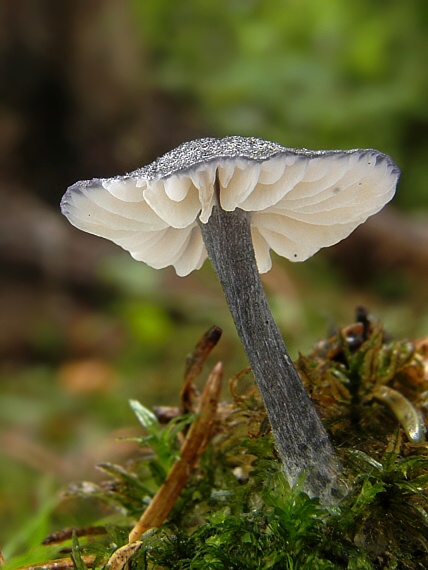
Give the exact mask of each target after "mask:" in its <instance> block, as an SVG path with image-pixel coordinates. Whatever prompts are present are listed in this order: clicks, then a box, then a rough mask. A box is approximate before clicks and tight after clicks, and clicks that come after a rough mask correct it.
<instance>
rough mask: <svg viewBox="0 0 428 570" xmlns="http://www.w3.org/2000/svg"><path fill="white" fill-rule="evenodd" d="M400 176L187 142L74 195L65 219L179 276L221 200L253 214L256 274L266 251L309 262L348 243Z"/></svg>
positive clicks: (202, 252) (317, 158)
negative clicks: (323, 251) (201, 226)
mask: <svg viewBox="0 0 428 570" xmlns="http://www.w3.org/2000/svg"><path fill="white" fill-rule="evenodd" d="M399 175H400V171H399V169H398V167H397V166H396V164H395V163H394V162H393V161H392V159H391V158H390V157H389V156H388V155H386V154H383V153H381V152H379V151H377V150H373V149H353V150H345V151H343V150H319V151H310V150H306V149H294V148H286V147H283V146H281V145H279V144H277V143H272V142H267V141H263V140H261V139H257V138H245V137H239V136H232V137H226V138H223V139H216V138H204V139H199V140H194V141H191V142H186V143H183V144H182V145H180V146H179V147H177V148H176V149H174V150H172V151H170V152H168V153H166V154H165V155H164V156H162V157H160V158H158V159H157V160H155V161H154V162H152V163H151V164H149V165H148V166H144V167H142V168H139V169H137V170H134V171H133V172H131V173H129V174H126V175H124V176H116V177H114V178H94V179H93V180H86V181H82V182H77V183H76V184H73V185H72V186H70V187H69V188H68V190H67V192H66V193H65V194H64V196H63V198H62V201H61V211H62V213H63V214H64V215H65V216H66V217H67V218H68V220H69V221H70V222H71V223H72V224H73V225H74V226H76V227H77V228H79V229H81V230H84V231H86V232H89V233H92V234H94V235H97V236H101V237H104V238H107V239H110V240H111V241H113V242H114V243H116V244H117V245H119V246H121V247H122V248H123V249H125V250H127V251H129V252H130V253H131V255H132V257H134V258H135V259H136V260H138V261H144V262H145V263H147V264H148V265H150V266H151V267H154V268H156V269H160V268H163V267H166V266H168V265H173V266H174V268H175V270H176V272H177V274H178V275H187V274H189V273H190V272H191V271H193V270H194V269H199V268H200V267H201V266H202V264H203V262H204V261H205V259H206V257H207V252H206V249H205V246H204V243H203V241H202V235H201V232H200V229H199V224H198V221H200V222H201V223H207V221H208V219H209V217H210V215H211V211H212V208H213V206H214V205H215V204H216V203H217V200H218V198H217V196H216V193H215V190H214V188H215V179H216V176H218V180H219V185H220V194H219V200H220V205H221V207H222V208H223V209H224V210H226V211H233V210H235V209H236V208H240V209H242V210H244V211H247V212H250V213H251V214H250V217H251V231H252V237H253V244H254V249H255V254H256V259H257V264H258V267H259V271H260V272H262V273H263V272H266V271H268V270H269V269H270V268H271V265H272V262H271V258H270V249H272V250H274V251H275V252H276V253H278V254H279V255H281V256H283V257H286V258H287V259H289V260H291V261H304V260H305V259H307V258H308V257H310V256H311V255H313V254H314V253H316V252H317V251H318V250H319V249H321V248H322V247H327V246H330V245H333V244H335V243H337V242H339V241H340V240H342V239H343V238H345V237H347V236H348V235H349V234H350V233H351V232H352V231H353V230H354V229H355V228H356V227H357V226H359V225H360V224H362V223H363V222H365V221H366V219H367V218H368V217H369V216H371V215H373V214H375V213H376V212H378V211H379V210H380V209H381V208H383V206H384V205H385V204H386V203H387V202H389V201H390V200H391V198H392V197H393V195H394V193H395V188H396V185H397V181H398V178H399Z"/></svg>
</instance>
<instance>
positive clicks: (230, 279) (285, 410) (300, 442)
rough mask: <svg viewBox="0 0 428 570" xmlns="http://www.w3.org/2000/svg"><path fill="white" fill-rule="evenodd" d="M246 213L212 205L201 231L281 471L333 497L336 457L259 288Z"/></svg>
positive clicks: (310, 491) (321, 495) (323, 497)
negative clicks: (265, 416)
mask: <svg viewBox="0 0 428 570" xmlns="http://www.w3.org/2000/svg"><path fill="white" fill-rule="evenodd" d="M249 216H250V215H249V214H248V213H247V212H244V211H242V210H239V209H236V210H235V211H233V212H226V211H224V210H223V209H222V208H221V207H220V206H218V205H217V206H215V207H214V208H213V211H212V214H211V217H210V218H209V220H208V222H207V223H206V224H203V223H200V228H201V231H202V236H203V239H204V243H205V246H206V249H207V252H208V256H209V258H210V259H211V262H212V264H213V267H214V269H215V271H216V273H217V275H218V278H219V280H220V283H221V285H222V287H223V291H224V294H225V297H226V300H227V303H228V305H229V309H230V312H231V314H232V317H233V320H234V321H235V326H236V329H237V331H238V334H239V336H240V338H241V341H242V344H243V346H244V348H245V351H246V353H247V356H248V359H249V361H250V364H251V367H252V369H253V374H254V377H255V379H256V382H257V385H258V388H259V390H260V393H261V395H262V398H263V401H264V404H265V407H266V411H267V414H268V417H269V420H270V423H271V426H272V431H273V435H274V438H275V442H276V445H277V448H278V451H279V454H280V456H281V458H282V461H283V464H284V471H285V474H286V476H287V478H288V480H289V482H290V483H291V484H293V483H294V482H295V481H296V479H297V478H298V477H299V475H300V474H301V473H302V472H305V474H306V480H305V491H306V492H307V493H308V494H309V495H311V496H316V497H319V498H320V499H321V500H323V501H324V502H325V503H331V502H332V501H334V495H335V494H337V489H336V478H337V473H338V471H339V461H338V459H337V457H336V456H335V453H334V450H333V447H332V445H331V443H330V440H329V437H328V434H327V432H326V430H325V428H324V426H323V425H322V423H321V420H320V418H319V416H318V414H317V412H316V410H315V408H314V405H313V404H312V401H311V400H310V398H309V396H308V394H307V392H306V390H305V387H304V386H303V383H302V381H301V379H300V377H299V374H298V372H297V370H296V368H295V366H294V364H293V362H292V360H291V358H290V356H289V354H288V351H287V349H286V347H285V344H284V340H283V338H282V336H281V333H280V331H279V329H278V326H277V324H276V323H275V321H274V319H273V316H272V313H271V310H270V308H269V304H268V302H267V299H266V295H265V292H264V290H263V286H262V282H261V279H260V275H259V272H258V269H257V263H256V259H255V255H254V248H253V244H252V238H251V228H250V218H249Z"/></svg>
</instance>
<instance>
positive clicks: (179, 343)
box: [0, 0, 428, 555]
mask: <svg viewBox="0 0 428 570" xmlns="http://www.w3.org/2000/svg"><path fill="white" fill-rule="evenodd" d="M427 32H428V11H427V9H426V1H425V0H408V1H406V2H403V1H402V0H359V1H358V2H349V1H347V0H283V1H280V0H265V1H264V2H263V1H257V0H228V1H227V0H215V1H214V0H187V1H184V2H174V1H167V0H144V1H143V0H124V1H122V2H116V1H114V0H104V1H102V0H98V1H93V2H92V1H91V2H88V1H87V0H74V1H72V0H63V1H62V2H58V1H57V0H32V1H31V2H28V1H25V0H3V1H2V2H1V3H0V38H1V39H0V70H1V82H0V193H1V200H2V207H1V208H0V210H1V211H0V272H1V278H0V358H1V362H0V466H1V468H0V548H2V547H4V550H5V554H6V555H10V554H11V553H12V552H19V549H23V548H24V546H23V543H24V542H25V540H26V538H25V537H26V536H27V535H28V533H29V532H30V531H29V530H28V528H29V526H28V525H30V527H31V522H32V521H34V520H39V519H37V517H36V518H35V513H37V512H39V513H42V515H40V516H41V517H42V516H43V513H44V512H45V511H44V509H45V507H46V505H47V504H49V505H50V501H51V500H52V497H55V496H56V493H57V491H58V489H60V488H62V487H63V486H64V485H65V484H66V483H67V482H68V481H71V480H80V479H84V478H90V479H94V478H96V477H97V473H96V471H95V470H94V465H95V464H96V463H97V462H100V461H121V460H124V458H126V457H128V456H129V454H132V453H133V452H135V449H134V448H133V447H132V445H130V444H124V443H117V442H116V441H115V438H116V437H117V436H118V435H126V434H128V433H132V432H133V430H135V429H138V428H137V426H136V423H137V422H136V420H135V419H134V418H133V416H132V413H131V411H130V409H129V407H128V404H127V401H128V399H129V398H135V399H139V400H140V401H141V402H142V403H144V404H145V405H146V406H151V405H153V404H170V405H175V404H177V402H178V393H179V390H180V383H181V378H182V374H183V369H184V362H185V356H186V354H187V353H188V352H189V351H190V350H191V349H192V347H193V345H194V344H195V343H196V341H197V340H198V338H199V337H200V336H201V335H202V334H203V333H204V332H205V330H206V329H207V328H208V327H209V326H211V325H212V324H217V325H219V326H221V327H222V328H223V329H224V335H223V338H222V340H221V342H220V345H219V346H218V348H217V349H216V350H215V354H213V355H212V358H211V360H210V363H211V364H214V363H215V362H216V360H218V359H221V360H222V361H223V362H224V364H225V367H226V374H227V375H229V376H230V375H232V374H234V373H235V372H237V371H238V370H240V369H241V368H243V367H244V366H245V365H246V360H245V356H244V354H243V350H242V349H241V347H240V344H239V342H238V339H237V337H236V333H235V332H234V327H233V324H232V322H231V319H230V317H229V315H228V312H227V310H226V307H225V302H224V300H223V297H222V294H221V291H220V288H219V286H218V285H217V284H216V280H215V278H214V275H213V272H212V270H211V268H210V267H209V264H206V265H205V266H204V267H203V269H202V270H201V271H199V272H197V273H195V274H192V275H190V276H189V277H187V278H178V277H176V276H175V274H174V272H173V270H171V269H166V270H162V271H155V270H152V269H150V268H148V267H145V266H144V265H142V264H138V263H137V262H134V261H132V260H131V259H130V258H129V257H128V256H127V255H126V254H122V253H121V252H120V251H119V250H118V249H117V248H116V247H115V246H113V245H112V244H109V243H107V242H104V241H103V240H101V239H98V238H95V237H93V236H89V235H85V234H81V233H80V232H78V231H77V230H75V229H74V228H72V227H70V226H68V224H67V222H66V220H64V219H62V218H61V216H60V214H59V206H58V205H59V201H60V198H61V196H62V194H63V193H64V191H65V189H66V187H67V186H68V185H70V184H72V183H73V182H75V181H76V180H79V179H85V178H93V177H97V176H100V177H107V176H111V175H115V174H119V173H124V172H126V171H130V170H133V169H135V168H137V167H139V166H142V165H143V164H146V163H148V162H150V161H152V160H153V159H155V158H156V157H157V156H159V155H160V154H162V153H164V152H166V151H167V150H169V149H171V148H173V147H174V146H176V145H178V144H179V143H181V142H183V141H184V140H190V139H192V138H196V137H200V136H218V137H221V136H226V135H231V134H240V135H249V136H257V137H261V138H265V139H269V140H274V141H277V142H279V143H281V144H283V145H285V146H290V147H305V148H311V149H319V148H354V147H363V148H365V147H374V148H378V149H380V150H382V151H383V152H386V153H388V154H390V155H391V156H392V157H393V158H394V160H395V161H396V162H397V164H398V165H399V166H400V168H401V169H402V178H401V181H400V184H399V190H398V193H397V196H396V198H395V199H394V201H393V204H392V205H391V206H388V207H387V208H386V209H385V211H384V212H382V213H381V214H379V215H377V216H375V217H374V218H372V219H371V220H370V221H369V222H368V223H367V224H365V225H364V226H363V227H361V228H360V229H358V230H357V231H356V232H355V233H354V234H353V235H352V236H351V237H350V238H349V239H348V240H346V241H345V242H344V243H343V244H339V245H338V246H335V247H333V248H330V250H329V251H328V252H320V253H319V254H317V255H316V256H315V257H314V258H313V259H311V260H309V261H308V262H306V263H305V264H303V265H292V264H289V263H288V262H285V261H284V260H278V259H277V258H275V261H274V268H273V269H272V271H271V272H270V273H269V274H267V275H266V276H265V278H264V281H265V285H266V289H267V291H268V293H269V298H270V301H271V304H272V307H273V310H274V313H275V316H276V318H277V320H278V322H279V324H280V326H281V328H282V330H283V332H284V335H285V338H286V339H287V341H288V343H289V345H290V348H291V352H292V354H293V355H297V352H298V351H299V350H300V351H303V352H304V351H307V350H309V348H310V347H311V345H312V344H313V343H314V342H315V341H316V340H317V339H319V338H321V337H322V336H323V335H325V334H326V333H327V331H328V330H329V329H331V328H332V327H334V326H335V325H337V324H339V325H345V324H347V323H349V322H352V319H353V315H354V310H355V307H356V306H357V305H364V306H366V307H367V308H368V309H369V311H370V312H371V313H372V314H373V315H374V316H375V317H376V318H379V319H381V320H382V321H384V322H385V324H386V326H387V328H388V330H389V332H390V333H391V334H393V335H395V336H397V337H409V338H415V337H418V336H422V335H426V334H427V332H428V315H427V312H426V303H427V285H428V275H427V274H428V229H427V228H428V224H427V220H428V189H427V188H428V167H427V164H426V161H427V156H428V136H427V127H428V106H427V95H428V67H427V60H428V33H427ZM81 516H82V515H81V512H80V511H79V508H77V507H76V506H75V505H73V506H71V505H68V506H67V504H66V506H63V507H61V508H59V509H56V510H55V516H54V518H53V519H50V520H49V524H48V525H47V527H46V528H48V527H49V525H50V526H52V527H55V526H58V525H61V524H65V523H66V524H73V523H76V524H81V522H82V520H81ZM26 529H27V530H26ZM30 530H31V529H30ZM20 532H22V534H20Z"/></svg>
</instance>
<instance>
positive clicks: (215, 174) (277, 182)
mask: <svg viewBox="0 0 428 570" xmlns="http://www.w3.org/2000/svg"><path fill="white" fill-rule="evenodd" d="M398 177H399V169H398V167H397V166H396V165H395V164H394V162H393V161H392V159H391V158H390V157H389V156H387V155H385V154H382V153H381V152H379V151H377V150H372V149H368V150H360V149H355V150H346V151H342V150H332V151H309V150H306V149H301V150H298V149H292V148H286V147H283V146H281V145H279V144H277V143H273V142H267V141H263V140H260V139H257V138H244V137H239V136H232V137H226V138H223V139H216V138H204V139H200V140H195V141H191V142H187V143H184V144H182V145H180V146H179V147H178V148H176V149H175V150H172V151H170V152H168V153H167V154H165V155H164V156H162V157H160V158H158V159H157V160H155V161H154V162H153V163H152V164H149V165H148V166H145V167H143V168H140V169H138V170H135V171H134V172H131V173H130V174H127V175H125V176H117V177H114V178H104V179H93V180H89V181H83V182H77V183H76V184H74V185H73V186H71V187H70V188H69V189H68V190H67V192H66V193H65V195H64V197H63V199H62V202H61V209H62V213H63V214H64V215H65V216H66V217H67V218H68V219H69V221H70V222H71V223H72V224H73V225H74V226H76V227H77V228H79V229H81V230H84V231H87V232H89V233H92V234H95V235H98V236H101V237H104V238H107V239H110V240H112V241H113V242H115V243H116V244H118V245H119V246H121V247H122V248H124V249H126V250H128V251H129V252H130V253H131V255H132V257H134V258H135V259H136V260H138V261H144V262H145V263H147V264H148V265H150V266H151V267H154V268H156V269H159V268H163V267H166V266H168V265H172V266H174V268H175V270H176V272H177V274H178V275H182V276H184V275H187V274H189V273H190V272H191V271H193V270H194V269H199V268H200V267H201V266H202V264H203V263H204V261H205V259H206V257H207V256H208V257H209V258H210V260H211V263H212V265H213V267H214V269H215V271H216V273H217V275H218V277H219V280H220V283H221V285H222V287H223V291H224V294H225V297H226V300H227V303H228V305H229V308H230V311H231V314H232V317H233V319H234V321H235V325H236V328H237V331H238V334H239V336H240V338H241V341H242V344H243V346H244V348H245V351H246V353H247V356H248V359H249V362H250V364H251V367H252V370H253V373H254V377H255V379H256V382H257V385H258V387H259V390H260V392H261V395H262V398H263V401H264V404H265V407H266V411H267V414H268V417H269V420H270V423H271V426H272V431H273V435H274V438H275V442H276V446H277V449H278V451H279V454H280V457H281V459H282V462H283V469H284V472H285V474H286V476H287V478H288V480H289V482H290V484H293V483H294V482H295V481H296V479H297V478H298V477H300V476H301V475H302V473H303V472H304V474H305V475H304V477H305V483H304V485H305V487H304V488H305V490H306V492H307V493H308V494H310V495H311V496H316V497H319V498H320V499H321V500H322V501H323V502H325V503H329V502H332V501H334V500H335V497H336V498H337V496H338V494H340V492H339V490H338V489H339V486H338V483H337V476H338V473H339V470H340V462H339V460H338V459H337V456H336V454H335V452H334V450H333V447H332V445H331V443H330V440H329V437H328V434H327V432H326V430H325V428H324V426H323V424H322V422H321V420H320V418H319V416H318V414H317V412H316V410H315V408H314V406H313V404H312V402H311V400H310V398H309V396H308V394H307V392H306V390H305V387H304V385H303V383H302V381H301V379H300V377H299V374H298V372H297V370H296V368H295V367H294V365H293V363H292V360H291V358H290V355H289V354H288V351H287V349H286V347H285V344H284V341H283V338H282V336H281V334H280V331H279V329H278V326H277V325H276V323H275V321H274V319H273V317H272V313H271V311H270V308H269V305H268V302H267V300H266V296H265V293H264V290H263V286H262V283H261V279H260V275H259V272H260V273H263V272H266V271H268V270H269V269H270V268H271V263H272V262H271V257H270V249H272V250H274V251H275V252H276V253H277V254H279V255H280V256H283V257H285V258H287V259H289V260H291V261H304V260H305V259H307V258H308V257H310V256H311V255H313V254H314V253H315V252H317V251H318V250H319V249H320V248H322V247H326V246H330V245H333V244H335V243H337V242H339V241H340V240H342V239H343V238H345V237H347V236H348V235H349V234H350V233H351V232H352V231H353V230H354V229H355V228H356V227H357V226H358V225H360V224H361V223H363V222H364V221H365V220H366V219H367V218H368V217H369V216H371V215H373V214H375V213H376V212H378V211H379V210H380V209H381V208H382V207H383V206H384V205H385V204H386V203H387V202H388V201H389V200H391V198H392V197H393V195H394V192H395V187H396V184H397V181H398Z"/></svg>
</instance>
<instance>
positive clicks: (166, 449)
mask: <svg viewBox="0 0 428 570" xmlns="http://www.w3.org/2000/svg"><path fill="white" fill-rule="evenodd" d="M198 347H199V349H200V348H201V345H200V343H199V344H198ZM207 352H208V351H205V353H204V352H203V351H202V353H203V354H204V357H203V358H206V355H207ZM427 352H428V350H427V345H426V343H424V342H422V341H420V342H419V343H409V342H407V341H402V342H396V341H392V340H391V339H389V338H388V335H387V334H386V333H385V331H384V330H383V328H382V327H381V326H380V325H376V326H374V325H373V324H372V323H371V322H370V321H369V320H368V319H367V317H366V315H365V314H364V313H363V312H362V311H360V312H359V314H358V318H357V322H356V323H354V324H353V325H351V326H349V327H346V328H344V329H342V330H339V331H337V332H336V333H335V334H334V335H332V336H331V337H330V338H328V339H327V340H324V341H322V342H320V343H319V344H318V345H317V346H315V348H314V350H313V351H312V353H311V354H309V355H307V356H300V358H299V360H298V362H297V365H298V368H299V370H300V373H301V375H302V378H303V380H304V382H305V384H306V386H307V389H308V391H309V393H310V394H311V396H312V399H313V401H314V403H315V405H316V406H317V408H318V410H319V413H320V415H321V417H322V418H323V420H324V422H325V425H326V426H327V427H328V429H329V431H330V433H331V437H332V440H333V443H334V444H335V446H336V448H337V450H338V453H339V455H340V456H341V460H342V464H343V472H342V479H343V481H342V482H343V485H344V487H345V488H346V490H347V493H346V496H345V497H344V498H343V499H342V501H341V502H340V503H339V504H338V505H335V506H334V507H329V508H327V507H323V506H321V505H320V503H319V501H318V500H317V499H313V498H310V497H308V496H307V495H306V494H305V493H303V492H302V490H301V489H302V483H303V480H300V481H299V482H298V483H297V484H296V485H295V486H294V488H290V487H289V486H288V484H287V483H286V481H285V480H284V477H283V475H282V473H281V471H280V462H279V459H278V457H277V455H276V451H275V448H274V443H273V438H272V436H271V434H270V430H269V424H268V422H267V419H266V415H265V411H264V409H263V406H262V403H261V400H260V397H259V395H258V392H257V390H256V388H255V386H254V384H252V383H251V378H250V374H249V372H248V371H247V372H244V373H241V374H239V375H237V376H236V377H235V378H232V379H231V380H230V391H231V394H232V401H231V402H230V403H227V404H219V406H218V408H217V414H216V416H215V419H214V420H213V421H212V422H211V425H210V429H209V432H210V438H211V439H210V444H209V445H208V447H206V449H205V451H204V453H203V454H202V455H201V457H200V459H199V462H198V464H197V467H196V468H195V469H194V470H193V472H192V473H191V474H189V475H190V478H189V480H188V481H187V484H186V486H185V487H184V489H183V491H182V492H181V494H180V496H179V498H178V500H177V501H175V503H174V504H173V505H171V507H172V510H171V511H170V513H169V515H168V517H167V518H166V520H165V521H164V522H163V524H162V525H160V526H159V528H155V529H151V530H149V531H147V532H146V533H145V534H143V535H142V537H141V538H140V540H139V541H137V542H136V543H134V545H133V547H132V548H133V550H132V552H131V551H130V550H129V548H131V547H129V546H127V542H128V532H129V529H130V527H131V526H132V524H133V522H135V520H136V519H137V518H138V517H139V516H140V515H141V512H142V511H144V509H145V507H146V506H147V505H148V504H149V503H150V501H152V500H153V497H154V496H155V494H156V493H157V492H158V491H159V488H161V487H162V484H163V482H164V481H165V479H166V478H167V476H168V472H170V470H171V466H172V465H173V464H174V463H175V462H176V461H177V460H178V458H179V456H180V449H183V447H182V442H183V438H184V437H185V434H186V433H187V432H188V433H189V434H190V431H191V427H190V429H189V426H192V425H193V423H194V421H196V420H195V417H196V418H197V417H198V416H197V415H196V416H195V415H193V414H192V412H193V411H194V409H196V408H197V400H198V398H197V397H195V396H192V397H190V395H191V394H193V393H194V392H193V387H192V386H191V383H189V381H188V380H189V379H187V382H186V383H185V384H186V386H187V388H186V394H185V397H184V398H183V401H184V402H185V403H186V410H187V411H188V412H189V413H187V414H185V415H184V416H183V415H180V414H179V412H178V410H174V409H168V410H162V411H158V412H157V415H156V414H155V413H152V412H150V411H149V410H146V409H145V408H144V407H142V406H141V405H140V404H138V403H135V402H134V403H133V409H134V411H135V412H136V414H137V417H138V419H139V420H140V422H141V423H142V424H143V426H144V428H145V431H146V434H145V435H144V437H141V438H139V439H138V441H139V443H140V445H141V446H142V448H143V450H144V456H143V458H142V459H141V458H140V459H139V460H138V461H135V462H134V463H133V464H131V465H129V464H128V465H126V466H120V465H111V464H110V465H108V464H104V465H103V466H102V469H103V470H104V472H105V473H107V474H108V476H109V479H108V481H106V482H104V483H101V484H94V483H90V484H89V483H83V484H81V485H79V486H75V487H74V489H73V493H74V494H78V495H80V496H84V497H88V496H89V497H94V496H95V497H97V498H98V499H100V500H102V501H103V502H107V503H109V504H112V505H114V506H115V508H116V509H117V511H118V513H120V516H119V518H118V519H117V520H116V521H115V524H109V525H104V529H103V531H104V532H105V534H104V535H103V536H102V537H101V538H99V537H96V539H94V538H93V537H92V538H91V537H90V536H88V535H89V534H90V533H89V531H88V532H85V530H84V529H80V531H79V530H77V532H76V533H75V538H74V541H73V544H72V545H71V546H70V548H71V551H72V556H73V560H74V565H75V567H80V568H83V567H84V565H85V564H86V565H90V566H94V567H97V568H104V567H109V568H122V567H124V566H123V565H122V566H121V564H122V562H120V563H119V562H118V560H119V559H120V560H122V561H123V560H125V562H126V561H127V562H126V563H127V564H129V565H130V568H133V569H152V570H154V569H164V568H165V569H169V568H171V569H217V568H218V569H242V570H244V569H253V568H254V569H271V568H272V569H299V570H303V569H308V570H309V569H311V570H312V569H321V570H323V569H336V568H337V569H349V570H351V569H367V570H369V569H370V570H375V569H385V568H386V569H391V570H392V569H400V570H401V569H402V570H405V569H409V570H416V569H421V570H422V569H423V568H427V567H428V497H427V490H428V448H427V443H426V442H425V422H424V417H423V413H424V410H425V409H426V404H427V402H426V398H427V395H426V394H427V377H426V366H427ZM202 353H200V354H202ZM193 356H194V355H193ZM194 360H196V361H197V365H198V370H199V369H200V368H201V359H200V358H199V359H198V358H194ZM187 371H188V368H187ZM192 378H193V377H192ZM192 400H193V401H192ZM165 416H167V417H168V419H169V421H168V422H167V423H164V421H163V418H164V417H165ZM171 418H173V419H171ZM78 534H79V535H80V537H79V540H78V539H77V538H76V536H77V535H78ZM92 534H93V532H92ZM63 538H64V537H63ZM79 541H80V542H79ZM121 548H122V550H120V549H121ZM115 553H116V554H115ZM119 554H120V557H119ZM64 556H66V554H64ZM125 562H124V563H123V564H125ZM82 565H83V566H82Z"/></svg>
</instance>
